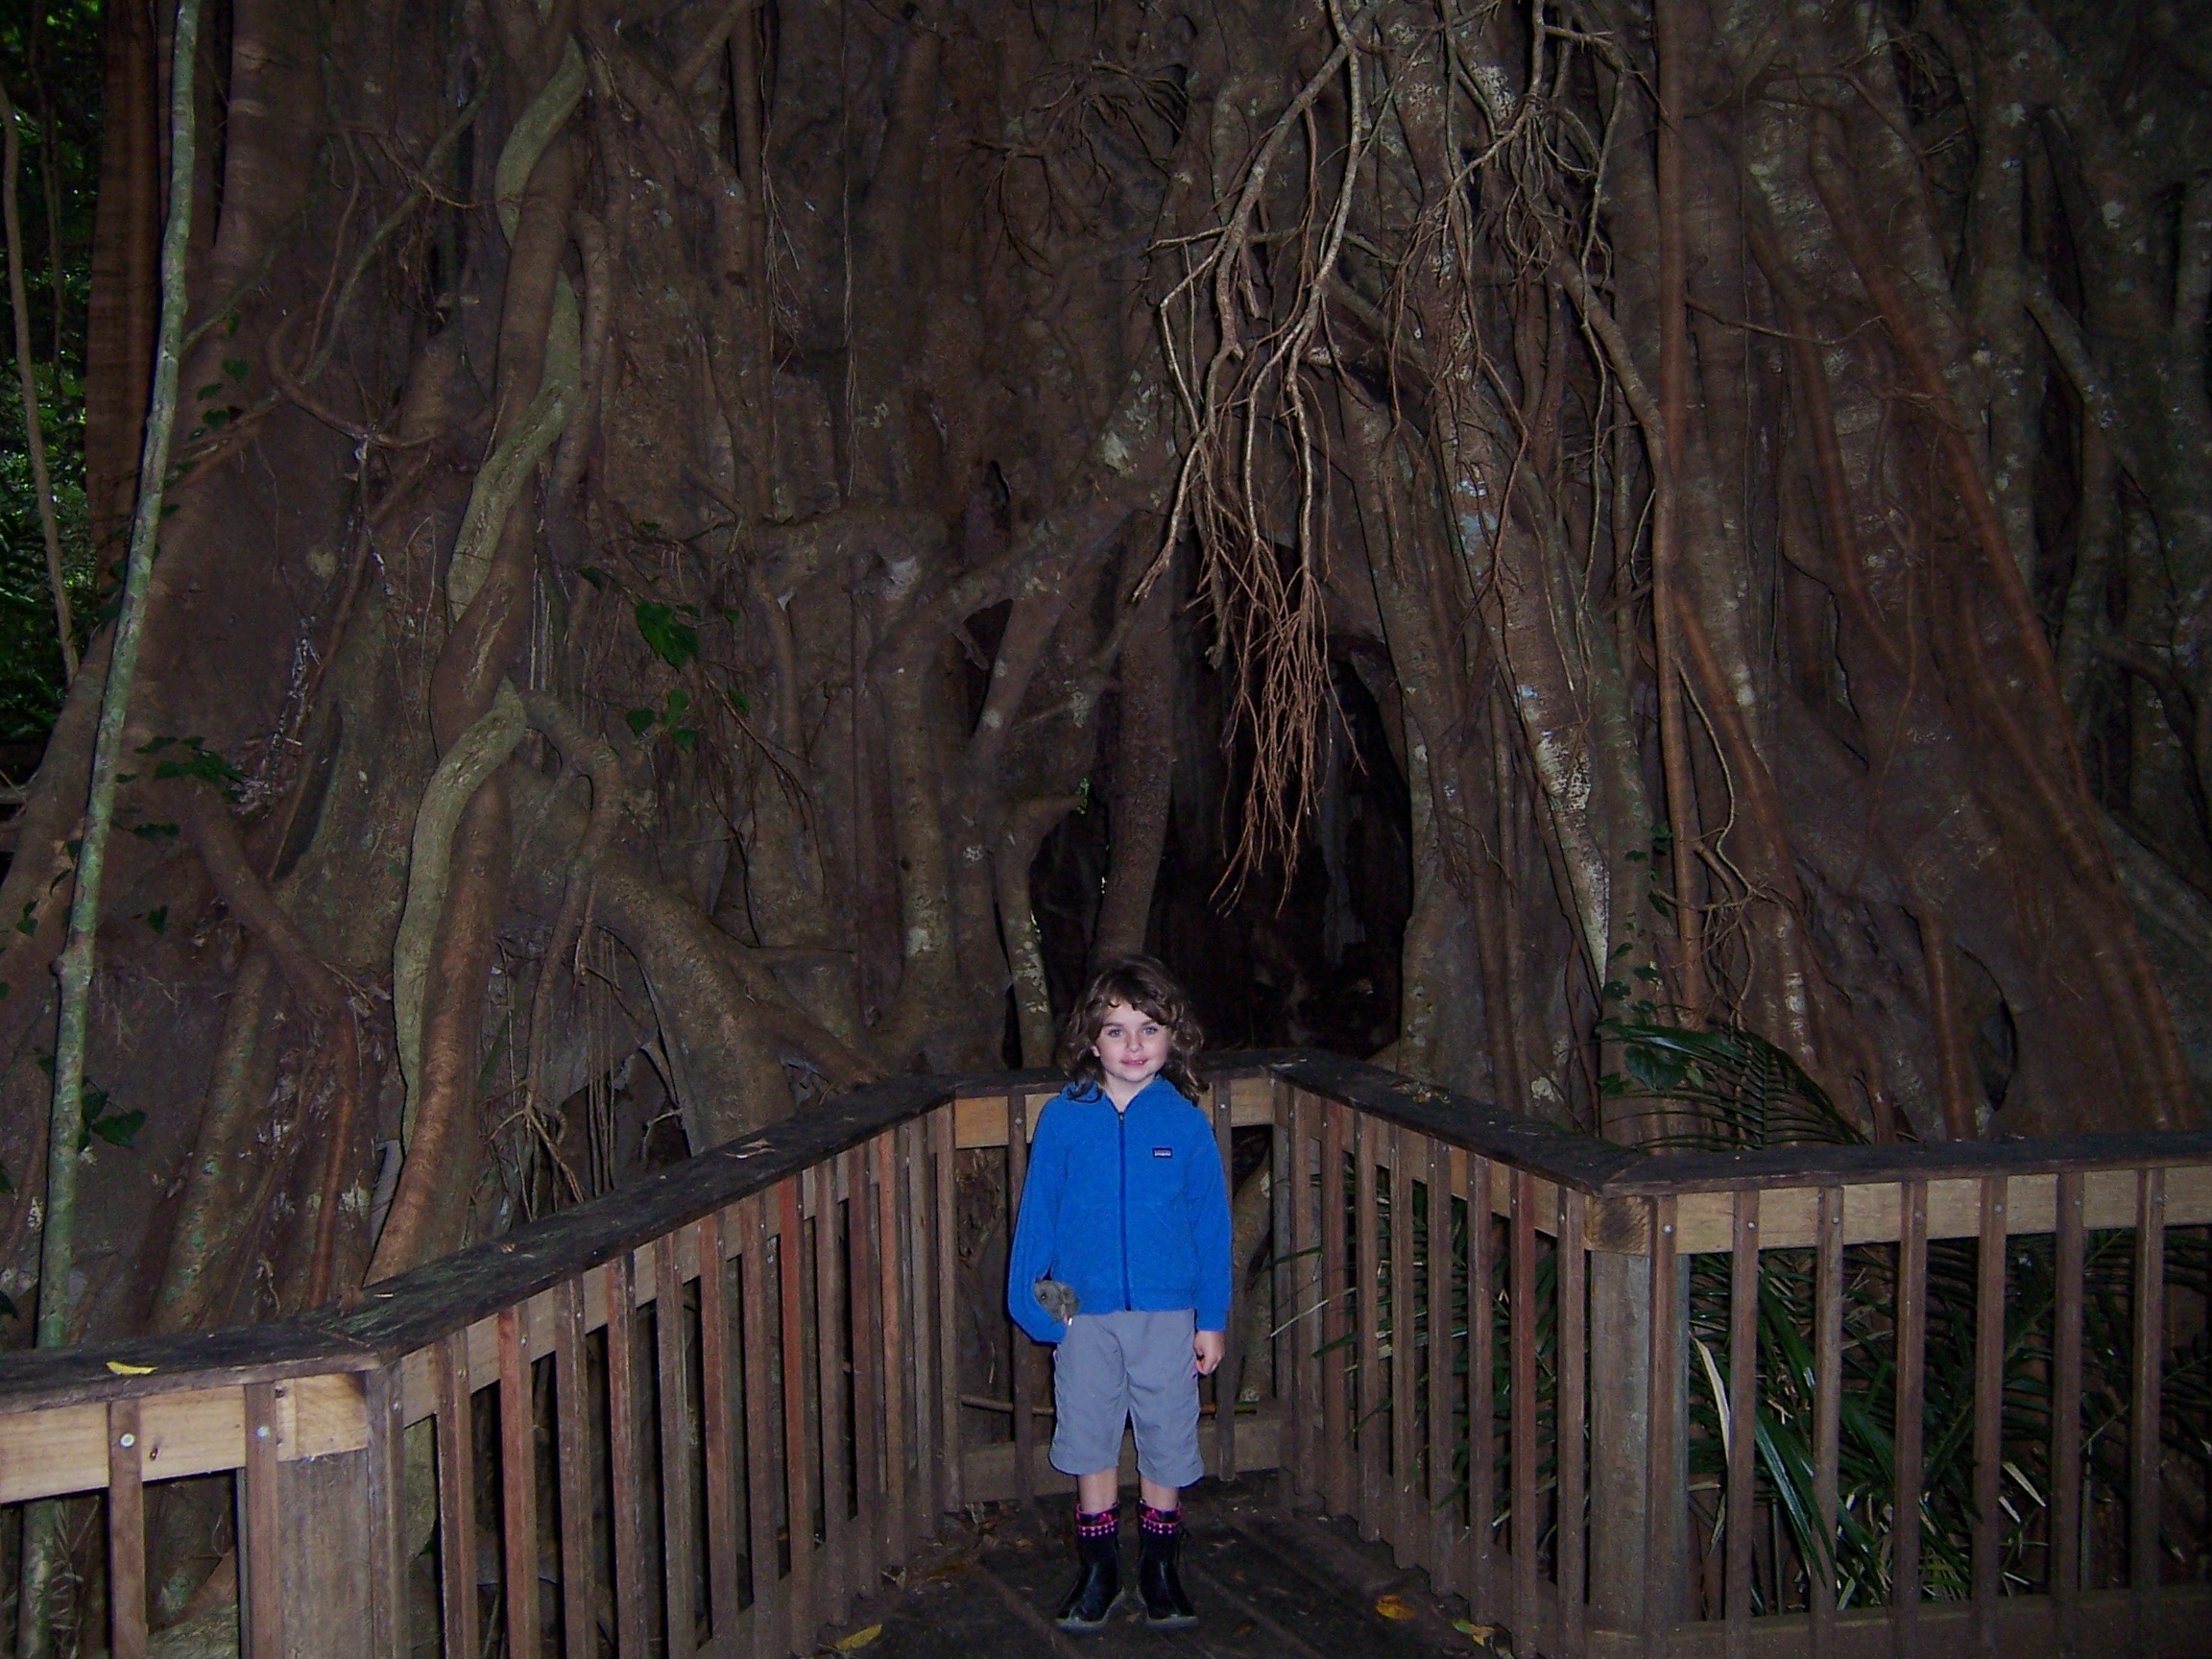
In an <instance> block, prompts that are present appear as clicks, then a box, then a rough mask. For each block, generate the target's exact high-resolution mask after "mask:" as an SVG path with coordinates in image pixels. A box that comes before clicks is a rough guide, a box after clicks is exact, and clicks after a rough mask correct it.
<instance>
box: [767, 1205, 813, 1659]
mask: <svg viewBox="0 0 2212 1659" xmlns="http://www.w3.org/2000/svg"><path fill="white" fill-rule="evenodd" d="M776 1203H777V1222H778V1239H777V1246H776V1261H777V1265H778V1267H779V1268H780V1269H781V1275H782V1291H783V1294H782V1307H783V1331H782V1353H783V1489H784V1492H785V1495H786V1496H785V1499H784V1502H785V1503H787V1504H788V1505H789V1506H790V1527H791V1579H790V1584H789V1586H788V1588H789V1591H790V1601H789V1603H788V1612H789V1623H788V1624H787V1626H786V1628H785V1640H787V1641H788V1642H789V1643H790V1645H791V1647H792V1649H793V1650H794V1651H799V1650H803V1649H804V1648H805V1647H806V1646H807V1645H808V1644H809V1643H811V1642H812V1640H813V1636H814V1630H815V1627H816V1626H817V1625H819V1624H820V1623H822V1616H821V1613H820V1611H819V1610H818V1609H817V1607H816V1605H815V1600H814V1481H813V1475H814V1471H813V1468H812V1467H811V1463H812V1460H811V1459H810V1458H809V1457H808V1456H807V1455H806V1305H805V1283H806V1282H805V1250H806V1234H805V1228H804V1227H802V1226H801V1225H800V1221H799V1182H798V1179H797V1177H795V1176H788V1175H787V1176H785V1177H784V1178H783V1179H782V1180H781V1181H780V1182H778V1183H777V1184H776Z"/></svg>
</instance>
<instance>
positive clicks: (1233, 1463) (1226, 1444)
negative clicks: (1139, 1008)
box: [1214, 1082, 1246, 1480]
mask: <svg viewBox="0 0 2212 1659" xmlns="http://www.w3.org/2000/svg"><path fill="white" fill-rule="evenodd" d="M1214 1149H1215V1151H1217V1152H1218V1153H1219V1154H1220V1156H1221V1181H1222V1185H1223V1186H1224V1187H1225V1188H1227V1190H1228V1192H1229V1201H1230V1203H1231V1204H1232V1205H1234V1204H1235V1203H1236V1201H1237V1155H1236V1138H1235V1134H1234V1129H1233V1126H1232V1124H1231V1121H1230V1114H1229V1085H1228V1084H1227V1083H1225V1082H1224V1083H1216V1084H1214ZM1231 1254H1232V1255H1234V1254H1235V1251H1234V1250H1232V1251H1231ZM1245 1265H1246V1264H1245V1263H1244V1262H1232V1263H1231V1266H1230V1272H1229V1329H1228V1330H1227V1331H1225V1332H1224V1333H1222V1335H1223V1337H1224V1345H1223V1347H1222V1350H1221V1363H1220V1364H1219V1365H1218V1366H1216V1367H1215V1368H1214V1479H1219V1480H1234V1479H1237V1397H1238V1393H1239V1392H1240V1389H1239V1386H1238V1382H1239V1378H1238V1366H1239V1365H1240V1364H1241V1362H1242V1359H1243V1356H1242V1355H1241V1354H1240V1353H1239V1352H1238V1340H1239V1339H1240V1338H1241V1337H1242V1335H1243V1334H1244V1268H1245Z"/></svg>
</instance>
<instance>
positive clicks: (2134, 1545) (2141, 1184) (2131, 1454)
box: [2128, 1169, 2166, 1653]
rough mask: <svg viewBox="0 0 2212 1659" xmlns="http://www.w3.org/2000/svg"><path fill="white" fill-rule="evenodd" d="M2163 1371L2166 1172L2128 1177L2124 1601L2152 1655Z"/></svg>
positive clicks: (2141, 1646)
mask: <svg viewBox="0 0 2212 1659" xmlns="http://www.w3.org/2000/svg"><path fill="white" fill-rule="evenodd" d="M2165 1369H2166V1171H2165V1170H2163V1169H2140V1170H2137V1171H2136V1175H2135V1377H2134V1391H2133V1394H2132V1396H2131V1406H2130V1409H2129V1411H2128V1606H2129V1608H2130V1610H2131V1611H2132V1612H2133V1614H2134V1619H2135V1651H2136V1652H2138V1653H2150V1652H2154V1651H2156V1648H2155V1647H2153V1645H2152V1631H2153V1630H2154V1629H2155V1627H2156V1623H2157V1616H2158V1520H2159V1514H2160V1511H2161V1510H2162V1509H2163V1508H2164V1495H2163V1493H2162V1491H2161V1489H2160V1483H2159V1473H2158V1472H2159V1443H2160V1413H2161V1403H2160V1389H2161V1387H2162V1385H2163V1382H2164V1376H2165Z"/></svg>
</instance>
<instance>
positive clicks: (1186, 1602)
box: [1137, 1505, 1198, 1630]
mask: <svg viewBox="0 0 2212 1659" xmlns="http://www.w3.org/2000/svg"><path fill="white" fill-rule="evenodd" d="M1182 1520H1183V1518H1182V1512H1181V1511H1180V1510H1175V1509H1154V1508H1152V1507H1151V1506H1150V1505H1146V1507H1145V1510H1144V1532H1143V1538H1144V1544H1143V1549H1142V1552H1141V1553H1140V1554H1139V1556H1138V1558H1137V1587H1138V1588H1139V1589H1140V1590H1142V1592H1143V1593H1144V1622H1145V1623H1147V1624H1149V1625H1150V1626H1151V1627H1152V1628H1153V1629H1155V1630H1188V1629H1190V1626H1191V1625H1193V1624H1195V1623H1198V1610H1197V1609H1196V1608H1195V1607H1193V1606H1191V1605H1190V1597H1189V1596H1187V1595H1185V1594H1184V1592H1183V1576H1182V1575H1181V1574H1179V1573H1177V1572H1176V1571H1175V1546H1176V1544H1177V1543H1178V1542H1180V1541H1181V1539H1182V1536H1183V1525H1182Z"/></svg>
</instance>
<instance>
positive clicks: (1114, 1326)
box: [1052, 1308, 1206, 1486]
mask: <svg viewBox="0 0 2212 1659" xmlns="http://www.w3.org/2000/svg"><path fill="white" fill-rule="evenodd" d="M1196 1328H1197V1315H1196V1313H1195V1312H1194V1311H1193V1310H1191V1309H1189V1308H1178V1309H1175V1310H1172V1311H1169V1312H1166V1313H1142V1312H1129V1313H1078V1314H1076V1315H1075V1317H1074V1318H1073V1319H1071V1320H1070V1321H1069V1324H1068V1334H1067V1336H1066V1337H1065V1338H1063V1339H1062V1341H1061V1343H1060V1346H1059V1347H1058V1349H1056V1350H1055V1351H1054V1353H1053V1356H1052V1404H1053V1408H1054V1410H1055V1412H1056V1413H1057V1416H1058V1426H1057V1427H1056V1428H1055V1429H1054V1430H1053V1431H1052V1467H1053V1468H1055V1469H1057V1470H1059V1471H1060V1473H1061V1474H1063V1475H1093V1474H1095V1473H1097V1472H1098V1471H1099V1470H1101V1469H1113V1468H1118V1466H1119V1465H1120V1462H1121V1425H1122V1424H1123V1423H1124V1422H1126V1421H1130V1420H1132V1419H1134V1420H1135V1422H1136V1425H1137V1472H1138V1473H1139V1474H1141V1475H1142V1476H1143V1477H1144V1479H1147V1480H1151V1481H1155V1482H1157V1483H1158V1484H1160V1485H1162V1486H1188V1485H1190V1483H1191V1482H1192V1481H1194V1480H1196V1479H1198V1478H1199V1477H1200V1476H1201V1475H1203V1474H1205V1473H1206V1465H1205V1463H1204V1461H1203V1460H1202V1459H1201V1458H1200V1457H1199V1455H1198V1373H1197V1367H1196V1364H1195V1363H1194V1360H1193V1357H1192V1354H1191V1348H1190V1339H1191V1337H1192V1335H1193V1334H1194V1333H1195V1331H1196Z"/></svg>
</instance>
